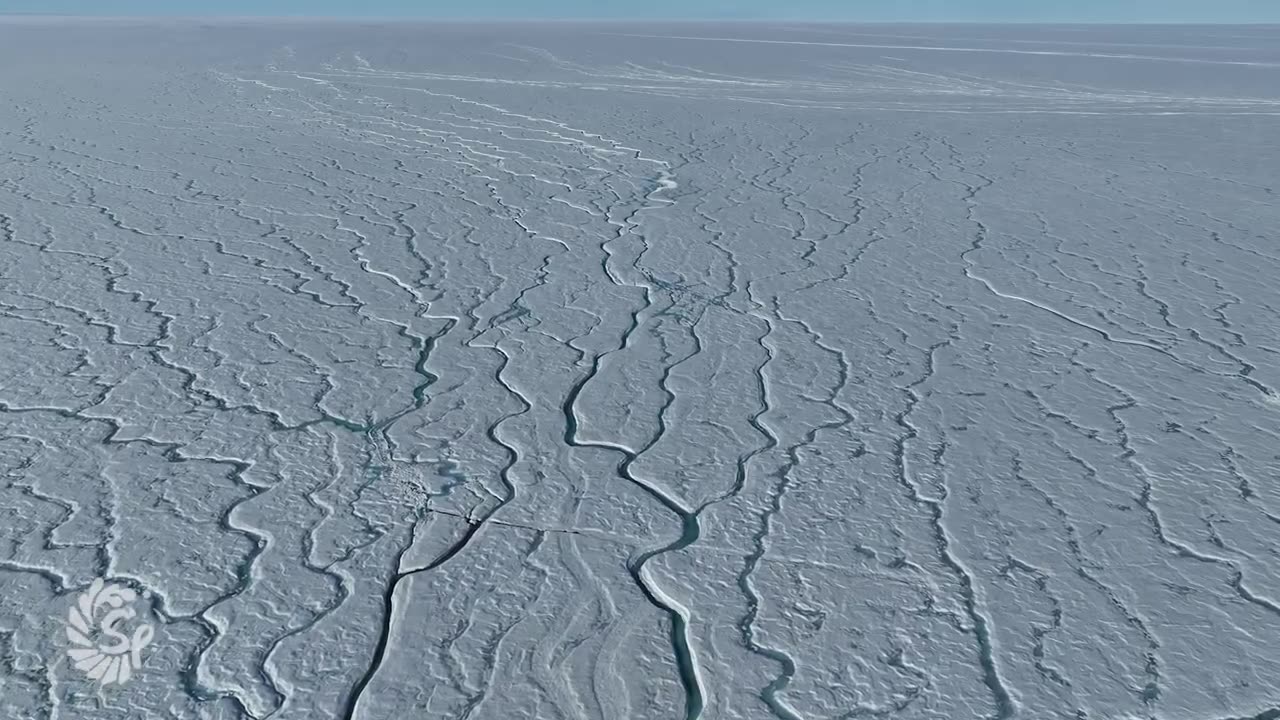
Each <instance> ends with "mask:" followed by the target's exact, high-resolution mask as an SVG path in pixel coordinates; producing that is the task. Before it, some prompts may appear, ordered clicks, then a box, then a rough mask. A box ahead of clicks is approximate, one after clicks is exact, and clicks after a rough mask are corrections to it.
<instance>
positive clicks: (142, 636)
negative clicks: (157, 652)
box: [67, 578, 155, 685]
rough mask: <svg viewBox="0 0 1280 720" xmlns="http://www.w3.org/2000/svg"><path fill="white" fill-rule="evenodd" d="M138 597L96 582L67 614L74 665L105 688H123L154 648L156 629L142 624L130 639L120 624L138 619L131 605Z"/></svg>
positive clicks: (135, 594) (102, 582)
mask: <svg viewBox="0 0 1280 720" xmlns="http://www.w3.org/2000/svg"><path fill="white" fill-rule="evenodd" d="M137 599H138V594H137V593H135V592H134V591H133V590H130V589H129V588H126V587H123V586H120V585H114V584H112V585H108V584H107V583H106V582H104V581H103V580H102V578H98V579H97V580H94V581H93V583H92V584H91V585H90V586H89V589H88V590H86V591H85V592H84V593H83V594H82V595H80V597H79V598H78V599H77V601H76V604H75V605H74V606H73V607H72V608H71V611H70V612H69V613H68V614H67V639H68V640H70V641H71V643H72V645H73V647H71V648H69V649H68V650H67V654H68V655H70V656H71V660H72V664H74V665H75V667H76V669H77V670H80V671H82V672H84V673H85V674H86V675H88V676H89V678H90V679H92V680H96V681H97V682H98V683H99V684H102V685H111V684H118V685H123V684H124V683H126V682H128V681H129V678H131V677H133V674H134V672H136V671H137V670H139V669H140V668H141V667H142V649H143V648H145V647H146V646H148V645H150V644H151V640H152V638H154V637H155V629H154V628H152V627H151V626H150V625H148V624H146V623H143V624H141V625H139V626H137V627H136V628H134V630H133V633H132V634H131V635H126V634H125V633H124V631H123V630H122V629H121V627H120V625H121V623H124V622H127V621H129V620H132V619H133V618H135V617H137V613H136V612H135V611H134V609H133V607H132V605H133V603H134V601H136V600H137Z"/></svg>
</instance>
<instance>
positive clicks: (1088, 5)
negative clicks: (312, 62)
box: [0, 0, 1280, 23]
mask: <svg viewBox="0 0 1280 720" xmlns="http://www.w3.org/2000/svg"><path fill="white" fill-rule="evenodd" d="M0 13H35V14H72V15H202V16H208V15H304V16H305V15H313V16H358V17H425V18H545V19H555V18H609V19H620V18H653V19H660V18H672V19H676V18H681V19H684V18H739V19H789V20H804V19H810V20H850V21H868V22H875V21H971V22H1005V21H1008V22H1035V21H1043V22H1239V23H1247V22H1280V0H363V1H360V0H0Z"/></svg>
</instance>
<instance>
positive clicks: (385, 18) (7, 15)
mask: <svg viewBox="0 0 1280 720" xmlns="http://www.w3.org/2000/svg"><path fill="white" fill-rule="evenodd" d="M0 19H26V20H133V21H137V20H170V21H174V20H177V21H184V20H185V21H195V22H210V21H224V22H241V21H282V20H285V21H321V22H405V21H414V22H440V23H477V24H478V23H708V22H714V23H725V24H732V23H738V24H768V23H780V22H785V23H811V24H817V25H1054V26H1116V25H1134V26H1168V25H1204V26H1218V27H1273V26H1280V20H1276V21H1272V20H1259V21H1245V22H1214V21H1204V20H946V19H942V20H919V19H917V20H855V19H845V18H819V17H791V18H788V17H758V18H752V17H716V16H707V17H696V16H695V17H599V16H579V17H574V16H565V17H536V16H534V17H519V16H513V17H493V16H479V17H457V16H431V15H367V16H364V15H303V14H287V15H183V14H151V15H112V14H83V13H26V12H6V11H0Z"/></svg>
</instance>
